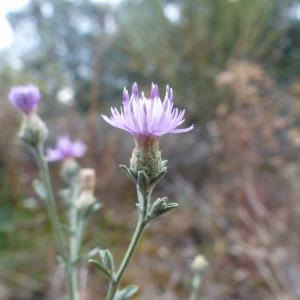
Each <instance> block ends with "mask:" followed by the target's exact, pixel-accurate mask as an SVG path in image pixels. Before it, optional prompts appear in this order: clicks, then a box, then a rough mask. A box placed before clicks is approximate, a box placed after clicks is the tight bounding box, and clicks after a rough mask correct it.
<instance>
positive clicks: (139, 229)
mask: <svg viewBox="0 0 300 300" xmlns="http://www.w3.org/2000/svg"><path fill="white" fill-rule="evenodd" d="M138 198H139V204H141V201H140V200H142V201H143V203H145V204H147V203H148V201H149V198H150V193H145V194H142V193H141V192H140V191H139V189H138ZM143 207H144V209H143V211H142V212H139V219H138V223H137V226H136V228H135V231H134V234H133V236H132V239H131V241H130V244H129V246H128V248H127V251H126V253H125V256H124V258H123V260H122V262H121V264H120V267H119V269H118V271H117V272H116V274H115V275H114V276H113V278H112V280H111V282H110V284H109V288H108V293H107V296H106V300H114V299H115V295H116V293H117V290H118V288H119V285H120V282H121V280H122V277H123V275H124V273H125V270H126V268H127V266H128V265H129V263H130V261H131V259H132V257H133V255H134V253H135V250H136V248H137V247H138V245H139V242H140V241H141V238H142V235H143V232H144V229H145V226H146V224H147V220H146V217H147V205H144V206H143Z"/></svg>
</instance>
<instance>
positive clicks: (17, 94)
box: [9, 85, 41, 115]
mask: <svg viewBox="0 0 300 300" xmlns="http://www.w3.org/2000/svg"><path fill="white" fill-rule="evenodd" d="M40 100H41V94H40V91H39V89H38V87H36V86H34V85H24V86H16V87H13V88H12V89H11V90H10V93H9V101H10V103H11V104H12V105H13V106H15V107H16V108H17V109H19V110H21V111H22V112H23V113H25V114H26V115H29V114H30V113H32V112H34V111H35V109H36V107H37V106H38V103H39V102H40Z"/></svg>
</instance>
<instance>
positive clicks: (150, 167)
mask: <svg viewBox="0 0 300 300" xmlns="http://www.w3.org/2000/svg"><path fill="white" fill-rule="evenodd" d="M130 169H131V171H132V172H133V174H134V175H135V177H136V178H137V175H138V173H139V172H140V171H143V172H144V173H145V174H146V175H147V176H148V177H149V179H150V180H151V181H152V180H154V179H155V178H157V176H158V175H159V174H161V173H162V172H163V171H165V169H166V167H165V165H164V162H163V161H162V159H161V152H160V150H159V140H158V138H155V137H147V138H140V139H139V138H136V139H135V148H134V150H133V152H132V156H131V159H130Z"/></svg>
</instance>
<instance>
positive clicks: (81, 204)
mask: <svg viewBox="0 0 300 300" xmlns="http://www.w3.org/2000/svg"><path fill="white" fill-rule="evenodd" d="M79 180H80V189H81V191H80V194H79V197H78V199H77V202H76V206H77V208H78V209H80V210H85V209H87V208H88V207H90V206H91V205H92V204H93V203H94V202H95V201H96V198H95V196H94V190H95V186H96V173H95V170H93V169H82V170H81V171H80V174H79Z"/></svg>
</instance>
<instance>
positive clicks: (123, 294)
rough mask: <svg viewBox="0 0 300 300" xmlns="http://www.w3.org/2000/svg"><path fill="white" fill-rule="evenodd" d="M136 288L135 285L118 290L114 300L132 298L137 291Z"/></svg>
mask: <svg viewBox="0 0 300 300" xmlns="http://www.w3.org/2000/svg"><path fill="white" fill-rule="evenodd" d="M138 289H139V288H138V287H137V286H136V285H133V284H132V285H129V286H127V287H126V288H124V289H122V290H120V291H118V292H117V294H116V300H125V299H128V298H130V297H131V296H133V295H134V294H135V293H136V292H137V291H138Z"/></svg>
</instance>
